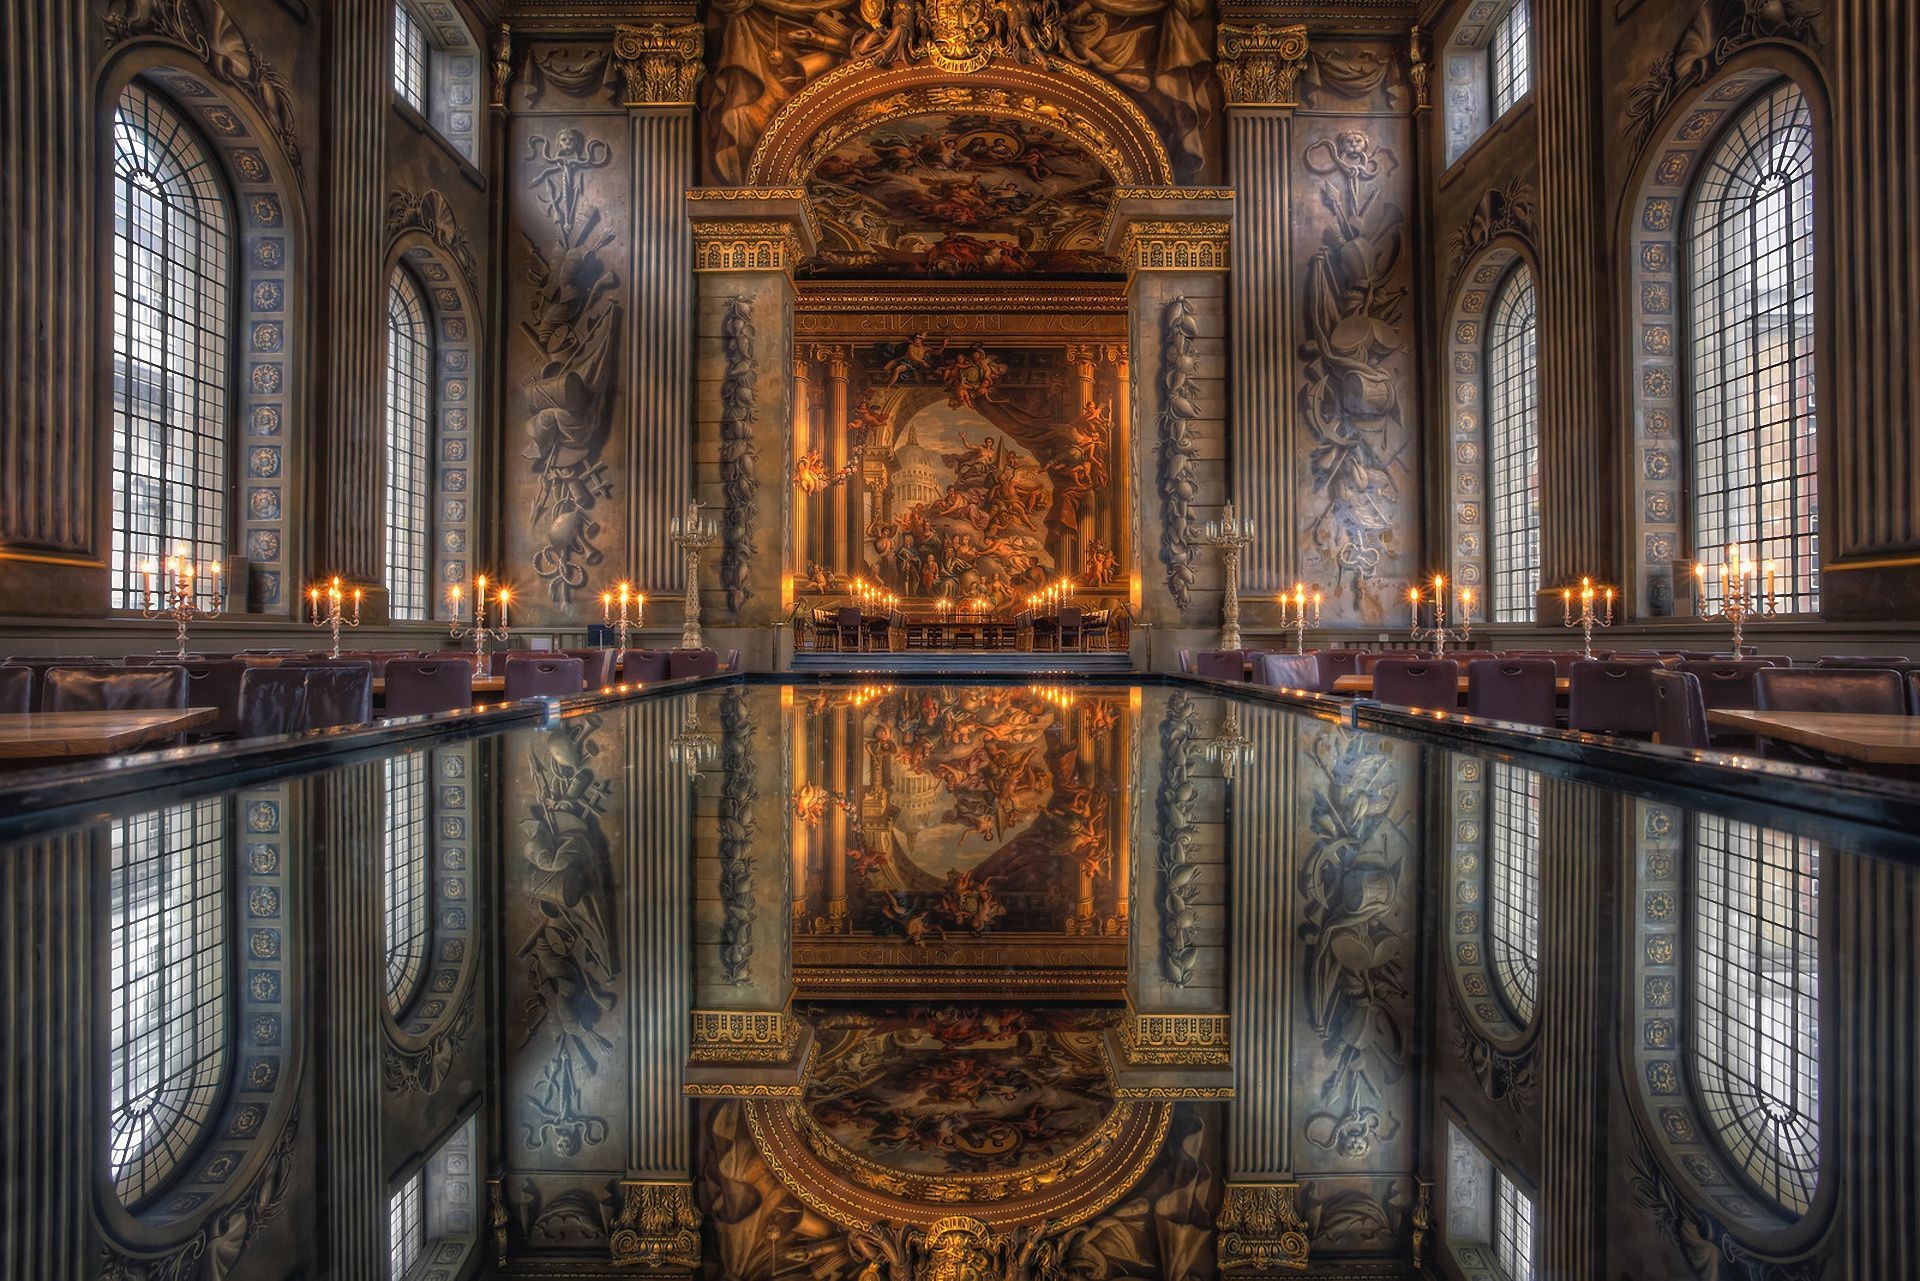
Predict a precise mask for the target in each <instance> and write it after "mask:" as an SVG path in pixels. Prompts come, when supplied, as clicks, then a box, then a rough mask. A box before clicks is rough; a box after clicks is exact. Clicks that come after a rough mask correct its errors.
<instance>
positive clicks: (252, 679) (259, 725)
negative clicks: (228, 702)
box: [239, 667, 307, 738]
mask: <svg viewBox="0 0 1920 1281" xmlns="http://www.w3.org/2000/svg"><path fill="white" fill-rule="evenodd" d="M239 722H240V729H239V736H240V737H241V738H272V737H277V736H279V735H281V734H298V733H301V732H302V731H304V730H305V729H306V728H307V672H306V669H304V668H299V667H249V668H248V669H247V670H246V671H244V672H242V673H241V675H240V714H239Z"/></svg>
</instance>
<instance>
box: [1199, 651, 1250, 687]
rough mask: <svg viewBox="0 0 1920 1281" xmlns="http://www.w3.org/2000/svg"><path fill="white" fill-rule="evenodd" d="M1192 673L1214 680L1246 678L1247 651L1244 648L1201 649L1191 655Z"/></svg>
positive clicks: (1239, 679)
mask: <svg viewBox="0 0 1920 1281" xmlns="http://www.w3.org/2000/svg"><path fill="white" fill-rule="evenodd" d="M1193 674H1194V675H1195V676H1204V677H1206V678H1207V679H1208V680H1215V681H1243V680H1245V679H1247V651H1246V650H1244V649H1203V650H1200V651H1199V652H1197V653H1196V654H1194V656H1193Z"/></svg>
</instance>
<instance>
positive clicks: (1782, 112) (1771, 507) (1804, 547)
mask: <svg viewBox="0 0 1920 1281" xmlns="http://www.w3.org/2000/svg"><path fill="white" fill-rule="evenodd" d="M1686 252H1687V287H1688V294H1689V306H1688V309H1687V310H1688V358H1689V361H1690V367H1689V369H1688V371H1687V372H1688V377H1687V386H1688V399H1689V406H1688V408H1689V417H1690V422H1689V425H1690V429H1691V443H1692V467H1691V474H1690V478H1689V479H1690V483H1691V489H1692V494H1691V498H1692V519H1693V547H1694V554H1695V556H1696V557H1698V558H1699V559H1701V560H1704V561H1707V562H1709V563H1712V564H1717V563H1719V562H1720V560H1721V557H1722V555H1723V554H1724V553H1723V549H1724V548H1725V547H1726V546H1727V545H1728V544H1734V545H1737V546H1739V547H1740V548H1741V549H1742V555H1743V558H1750V559H1752V560H1754V561H1757V562H1761V563H1770V564H1771V565H1772V566H1773V569H1774V572H1775V582H1776V590H1777V592H1778V595H1779V598H1780V608H1781V609H1782V610H1788V611H1799V612H1812V611H1816V610H1818V609H1819V607H1820V579H1819V553H1818V546H1817V538H1816V532H1817V529H1818V522H1819V487H1818V483H1817V481H1818V466H1817V461H1818V448H1817V434H1818V433H1817V431H1816V428H1817V412H1816V399H1815V394H1814V314H1813V302H1814V299H1813V279H1814V247H1813V120H1812V113H1811V112H1810V111H1809V109H1808V106H1807V101H1806V98H1805V97H1804V96H1803V95H1802V94H1801V92H1800V90H1799V88H1798V87H1796V86H1795V85H1794V84H1792V83H1791V82H1786V81H1783V82H1781V83H1780V84H1778V85H1776V86H1775V87H1774V88H1773V89H1771V90H1769V91H1768V92H1766V93H1765V94H1763V95H1761V97H1760V98H1759V99H1758V100H1757V101H1756V102H1754V103H1753V104H1752V105H1751V106H1749V107H1747V108H1746V109H1745V110H1743V111H1742V112H1741V113H1740V114H1739V116H1737V117H1736V118H1735V119H1734V121H1733V123H1732V124H1731V125H1730V126H1729V127H1728V128H1727V131H1726V133H1725V134H1724V136H1723V137H1722V138H1721V140H1720V141H1719V143H1718V144H1717V145H1716V146H1715V147H1714V149H1713V151H1712V153H1711V154H1710V155H1709V156H1708V157H1707V158H1706V161H1705V163H1704V166H1703V168H1702V170H1701V176H1700V179H1699V181H1698V183H1697V184H1696V185H1695V187H1694V191H1693V201H1692V204H1691V207H1690V211H1689V217H1688V222H1687V229H1686ZM1706 593H1707V599H1706V601H1705V602H1704V603H1705V604H1706V605H1707V606H1708V607H1712V606H1714V605H1717V604H1718V602H1719V599H1720V584H1719V583H1718V582H1717V581H1715V579H1714V577H1713V576H1711V575H1710V576H1709V577H1708V579H1707V583H1706Z"/></svg>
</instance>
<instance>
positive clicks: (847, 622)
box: [833, 605, 860, 648]
mask: <svg viewBox="0 0 1920 1281" xmlns="http://www.w3.org/2000/svg"><path fill="white" fill-rule="evenodd" d="M833 631H834V636H835V638H836V639H837V640H838V641H839V643H840V644H842V645H852V646H854V647H855V648H858V647H859V645H860V607H859V606H858V605H842V606H841V607H840V608H839V609H838V610H836V611H834V616H833Z"/></svg>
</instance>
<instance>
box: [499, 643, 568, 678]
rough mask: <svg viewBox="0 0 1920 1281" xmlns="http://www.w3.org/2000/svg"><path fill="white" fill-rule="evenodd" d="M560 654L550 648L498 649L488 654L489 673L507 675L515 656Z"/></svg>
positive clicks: (536, 656) (530, 656)
mask: <svg viewBox="0 0 1920 1281" xmlns="http://www.w3.org/2000/svg"><path fill="white" fill-rule="evenodd" d="M559 657H560V655H559V654H558V653H556V652H554V651H553V650H550V649H496V650H494V651H493V652H492V653H491V654H488V655H487V673H488V674H489V675H492V676H505V675H506V674H507V663H508V661H509V660H511V659H515V658H559Z"/></svg>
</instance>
